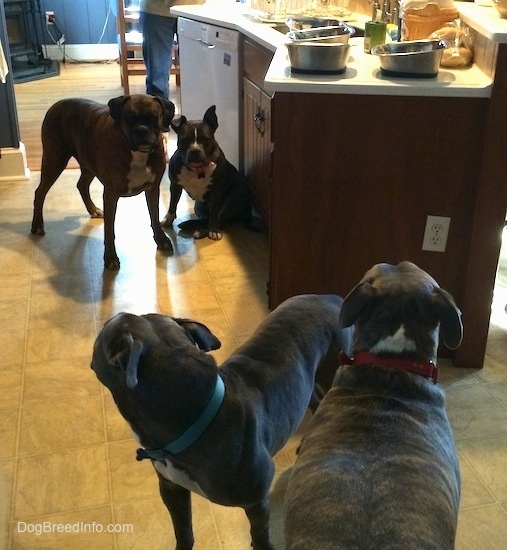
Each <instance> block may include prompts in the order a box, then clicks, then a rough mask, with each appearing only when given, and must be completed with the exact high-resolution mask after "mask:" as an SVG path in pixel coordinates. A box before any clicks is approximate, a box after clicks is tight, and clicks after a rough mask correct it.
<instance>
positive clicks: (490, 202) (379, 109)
mask: <svg viewBox="0 0 507 550" xmlns="http://www.w3.org/2000/svg"><path fill="white" fill-rule="evenodd" d="M500 53H503V50H502V52H499V57H500ZM505 53H506V56H505V60H506V62H507V45H506V47H505ZM506 66H507V63H506ZM506 74H507V73H506ZM496 76H497V77H496V81H495V84H496V85H499V88H500V89H499V92H500V91H501V92H502V93H505V91H506V90H507V78H505V77H503V74H501V75H499V74H498V73H497V75H496ZM500 97H503V100H504V101H505V95H503V96H502V94H500V93H499V94H496V93H493V96H492V98H491V99H488V98H460V97H451V98H442V97H426V98H425V97H402V96H366V95H364V96H361V95H335V94H303V93H282V92H276V93H275V95H274V99H273V102H272V112H273V128H272V129H273V141H274V143H275V149H274V155H273V186H272V217H271V226H270V273H269V289H270V291H269V306H270V308H274V307H276V306H277V305H278V304H280V303H281V302H282V301H283V300H285V299H286V298H288V297H289V296H292V295H295V294H302V293H336V294H339V295H342V296H345V295H346V294H347V293H348V292H349V291H350V290H351V289H352V288H353V286H354V285H355V284H356V283H357V282H358V281H359V280H360V279H361V277H362V276H363V274H364V273H365V271H366V270H367V269H369V268H370V267H371V266H372V265H373V264H375V263H379V262H388V263H392V264H397V263H398V262H400V261H403V260H410V261H412V262H414V263H416V264H417V265H419V266H420V267H421V268H422V269H424V270H426V271H427V272H428V273H430V274H431V275H432V276H433V277H435V279H436V280H437V281H438V283H439V284H440V285H441V286H442V287H443V288H445V289H446V290H448V291H449V292H450V293H451V294H452V295H453V296H454V298H455V300H456V302H457V304H458V306H459V307H460V309H461V310H462V312H463V322H464V326H465V336H464V339H463V343H462V345H461V346H460V347H459V348H458V349H457V350H456V351H454V352H452V353H451V354H450V356H451V357H452V359H453V361H454V362H455V364H456V365H458V366H465V367H475V368H478V367H481V366H482V362H483V360H484V352H485V344H486V338H487V329H488V319H489V304H490V303H491V292H492V288H493V282H494V274H495V266H496V262H497V260H498V251H499V245H500V237H501V230H502V227H503V220H504V216H505V204H506V189H505V174H506V173H507V157H506V156H505V155H503V156H502V154H500V147H501V146H502V143H505V140H504V139H502V138H501V137H500V134H501V130H500V128H501V125H502V124H504V129H505V124H507V112H506V111H505V109H504V110H503V111H502V110H501V109H500V108H499V105H500ZM495 103H498V105H497V107H496V108H494V107H493V105H494V104H495ZM493 113H494V116H493ZM504 131H505V130H504ZM490 135H491V136H492V137H490ZM428 215H438V216H448V217H450V218H451V224H450V230H449V236H448V240H447V247H446V250H445V252H443V253H440V252H427V251H424V250H422V242H423V235H424V229H425V224H426V218H427V216H428ZM441 351H442V355H444V353H445V354H449V352H446V351H445V350H444V349H442V350H441Z"/></svg>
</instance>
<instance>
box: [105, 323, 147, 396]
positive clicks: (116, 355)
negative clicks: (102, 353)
mask: <svg viewBox="0 0 507 550" xmlns="http://www.w3.org/2000/svg"><path fill="white" fill-rule="evenodd" d="M109 344H110V345H109V346H107V347H106V357H107V361H108V363H110V364H111V365H115V366H117V367H120V368H121V369H122V370H123V372H124V373H125V376H126V383H127V386H128V387H129V388H130V389H133V388H135V387H136V386H137V383H138V379H137V369H138V367H139V359H140V358H141V354H142V352H143V347H144V346H143V344H142V343H141V342H139V341H137V340H134V338H133V336H132V334H131V333H130V332H127V333H124V334H122V336H121V341H120V342H118V341H115V342H114V346H111V342H109Z"/></svg>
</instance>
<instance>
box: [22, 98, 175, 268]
mask: <svg viewBox="0 0 507 550" xmlns="http://www.w3.org/2000/svg"><path fill="white" fill-rule="evenodd" d="M173 116H174V104H173V103H172V102H171V101H168V100H167V99H162V98H159V97H153V96H149V95H145V94H135V95H131V96H120V97H117V98H114V99H111V100H110V101H109V103H108V104H107V105H102V104H100V103H97V102H95V101H90V100H89V99H81V98H71V99H62V100H61V101H58V102H57V103H55V104H54V105H53V106H52V107H50V109H49V110H48V112H47V113H46V116H45V118H44V121H43V123H42V167H41V179H40V184H39V187H37V189H36V191H35V199H34V210H33V220H32V229H31V231H32V233H33V234H35V235H44V234H45V231H44V219H43V215H42V210H43V207H44V201H45V199H46V195H47V193H48V191H49V190H50V189H51V187H52V186H53V184H54V183H55V182H56V180H57V179H58V177H59V176H60V174H61V173H62V172H63V170H64V169H65V167H66V166H67V163H68V161H69V159H70V158H71V157H74V158H75V159H76V160H77V161H78V163H79V167H80V169H81V176H80V177H79V180H78V182H77V188H78V190H79V192H80V194H81V197H82V199H83V202H84V204H85V206H86V209H87V210H88V212H89V214H90V216H91V217H92V218H104V267H105V268H106V269H110V270H113V271H116V270H118V269H119V268H120V260H119V258H118V255H117V254H116V248H115V244H114V240H115V235H114V220H115V216H116V207H117V203H118V199H119V198H120V197H131V196H133V195H138V194H139V193H141V192H143V191H144V192H145V195H146V202H147V204H148V210H149V213H150V219H151V227H152V229H153V237H154V239H155V242H156V243H157V247H158V248H159V249H161V250H167V251H172V249H173V247H172V244H171V241H170V240H169V237H167V235H166V234H165V233H164V230H163V229H162V226H161V225H160V221H159V209H158V208H159V196H160V180H161V179H162V176H163V175H164V171H165V165H166V155H165V148H164V142H163V136H162V132H163V131H164V129H166V128H168V127H169V124H170V122H171V120H172V119H173ZM95 177H97V178H98V179H99V180H100V182H101V183H102V185H103V186H104V195H103V197H104V210H103V211H102V210H101V209H100V208H98V207H97V206H96V205H95V204H94V202H93V201H92V199H91V197H90V184H91V183H92V181H93V179H94V178H95Z"/></svg>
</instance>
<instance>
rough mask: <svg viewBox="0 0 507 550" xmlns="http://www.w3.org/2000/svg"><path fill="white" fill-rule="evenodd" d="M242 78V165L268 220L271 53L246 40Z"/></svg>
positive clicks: (257, 201) (270, 145) (262, 214)
mask: <svg viewBox="0 0 507 550" xmlns="http://www.w3.org/2000/svg"><path fill="white" fill-rule="evenodd" d="M243 52H244V59H243V66H244V78H243V168H244V172H245V177H246V179H247V182H248V184H249V185H250V188H251V190H252V197H253V202H254V206H255V208H256V209H257V210H258V212H259V214H260V215H261V216H262V218H263V220H264V222H265V223H266V225H267V226H268V227H269V225H270V219H271V177H272V176H271V174H272V159H271V156H272V143H271V96H270V95H269V94H268V93H267V92H265V91H264V90H263V84H264V76H265V75H266V72H267V70H268V67H269V64H270V62H271V59H272V57H273V52H270V51H269V50H267V49H266V48H264V47H262V46H260V45H259V44H256V43H254V42H250V41H249V40H248V39H245V42H244V48H243Z"/></svg>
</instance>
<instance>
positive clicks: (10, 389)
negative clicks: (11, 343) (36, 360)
mask: <svg viewBox="0 0 507 550" xmlns="http://www.w3.org/2000/svg"><path fill="white" fill-rule="evenodd" d="M2 353H3V350H2ZM11 360H12V358H9V361H11ZM22 380H23V366H22V363H21V362H18V363H16V362H15V361H13V362H12V363H11V362H9V363H7V362H5V363H3V364H2V375H1V376H0V395H1V396H2V397H1V399H0V411H1V410H2V409H10V408H13V407H19V406H20V398H21V386H22ZM0 414H1V413H0Z"/></svg>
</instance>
